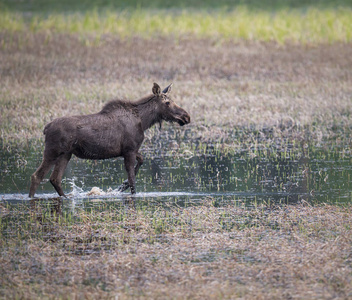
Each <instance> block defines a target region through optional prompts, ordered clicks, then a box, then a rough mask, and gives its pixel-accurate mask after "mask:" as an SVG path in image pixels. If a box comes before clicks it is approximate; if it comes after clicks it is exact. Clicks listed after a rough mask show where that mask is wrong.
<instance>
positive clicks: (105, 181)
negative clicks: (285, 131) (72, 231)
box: [0, 135, 352, 205]
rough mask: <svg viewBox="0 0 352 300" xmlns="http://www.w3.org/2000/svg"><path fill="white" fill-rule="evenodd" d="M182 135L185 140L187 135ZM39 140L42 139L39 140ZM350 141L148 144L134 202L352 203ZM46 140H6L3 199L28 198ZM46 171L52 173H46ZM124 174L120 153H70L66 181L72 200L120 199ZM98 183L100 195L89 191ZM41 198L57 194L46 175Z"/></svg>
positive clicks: (1, 162)
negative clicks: (24, 143)
mask: <svg viewBox="0 0 352 300" xmlns="http://www.w3.org/2000/svg"><path fill="white" fill-rule="evenodd" d="M183 138H185V137H184V136H183ZM37 144H38V143H37ZM350 151H351V150H350V146H349V145H343V144H342V145H341V144H339V146H337V145H336V144H334V143H329V144H327V143H319V144H318V143H315V142H311V143H309V142H303V143H299V144H297V143H290V142H289V141H286V142H284V144H280V145H275V144H273V143H271V142H270V143H267V144H263V143H262V144H260V145H259V146H258V145H256V146H253V145H250V144H247V145H245V146H243V148H241V147H240V148H238V147H236V148H233V147H232V148H231V147H227V148H225V147H224V145H223V143H222V142H216V143H214V142H211V143H204V142H203V143H200V142H199V141H195V140H193V139H188V140H187V138H186V139H183V140H182V141H181V140H179V139H178V138H177V137H176V138H175V139H174V140H172V139H171V140H170V136H168V137H165V135H164V136H160V137H159V140H158V142H157V143H155V142H153V141H152V142H150V143H149V144H148V143H147V144H146V145H145V146H143V149H142V153H143V154H144V158H145V160H144V161H145V162H144V164H143V166H142V168H141V169H140V173H139V174H138V177H137V186H136V188H137V194H136V195H135V196H134V199H135V201H147V202H164V203H169V204H170V203H176V204H178V205H187V204H197V203H202V201H204V200H206V199H211V200H213V201H216V202H217V203H218V204H219V205H222V203H229V202H236V203H246V204H247V205H255V204H257V203H260V202H265V203H273V202H274V203H297V202H300V201H308V202H328V203H343V202H349V201H352V193H351V188H352V184H351V177H352V158H351V152H350ZM41 153H42V146H41V145H40V144H39V146H33V145H29V146H28V147H25V148H23V149H21V150H19V149H15V148H14V147H8V146H6V145H3V146H2V148H1V154H0V157H1V158H0V169H1V175H0V199H2V200H3V201H7V202H11V203H17V202H18V203H20V202H23V201H28V200H29V199H28V197H27V195H28V189H29V184H30V183H29V180H30V175H31V174H32V173H33V172H34V171H35V170H36V168H37V167H38V165H39V164H40V161H41V155H42V154H41ZM47 177H48V176H47ZM124 179H126V173H125V171H124V167H123V161H122V160H121V159H111V160H105V161H87V160H79V159H76V158H74V159H72V160H71V162H70V163H69V166H68V168H67V170H66V173H65V176H64V180H63V186H64V191H65V192H66V193H67V194H68V200H67V201H68V202H71V203H75V204H84V203H89V202H92V201H94V202H96V201H98V202H99V201H109V202H122V201H124V200H125V199H126V198H128V197H130V195H129V193H128V192H127V191H126V192H124V193H119V192H117V191H116V188H117V187H118V186H119V184H121V183H122V181H123V180H124ZM94 187H95V193H94V194H93V195H91V194H90V192H91V190H92V188H94ZM36 196H37V197H38V198H42V199H50V198H53V197H57V194H56V193H55V191H54V189H53V187H52V186H51V184H50V183H49V182H48V179H46V181H45V182H44V183H42V184H41V185H40V187H39V188H38V190H37V193H36Z"/></svg>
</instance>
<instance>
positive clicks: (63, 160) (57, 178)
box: [50, 153, 72, 197]
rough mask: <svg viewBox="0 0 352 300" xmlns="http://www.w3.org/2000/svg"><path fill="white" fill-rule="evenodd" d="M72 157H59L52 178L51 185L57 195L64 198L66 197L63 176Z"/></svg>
mask: <svg viewBox="0 0 352 300" xmlns="http://www.w3.org/2000/svg"><path fill="white" fill-rule="evenodd" d="M71 156H72V154H71V153H68V154H64V155H62V156H61V157H59V158H58V159H57V161H56V163H55V168H54V171H53V173H52V174H51V176H50V183H51V184H52V185H53V186H54V188H55V190H56V191H57V193H58V194H59V195H60V196H64V197H66V196H65V194H64V192H63V190H62V187H61V180H62V176H63V175H64V172H65V169H66V167H67V164H68V162H69V161H70V159H71Z"/></svg>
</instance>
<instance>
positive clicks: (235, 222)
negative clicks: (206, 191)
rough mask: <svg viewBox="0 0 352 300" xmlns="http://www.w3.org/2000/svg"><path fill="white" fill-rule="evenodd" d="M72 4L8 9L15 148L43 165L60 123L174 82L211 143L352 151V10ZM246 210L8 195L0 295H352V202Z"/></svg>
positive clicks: (2, 110) (292, 5)
mask: <svg viewBox="0 0 352 300" xmlns="http://www.w3.org/2000/svg"><path fill="white" fill-rule="evenodd" d="M71 2H72V1H60V2H54V1H39V0H33V1H30V2H27V1H0V83H1V84H0V128H1V136H0V143H1V150H2V151H5V152H6V151H7V152H11V153H15V154H16V153H17V152H16V149H18V148H19V147H21V148H24V149H27V148H26V147H28V145H29V144H30V145H35V147H37V149H38V157H39V156H40V155H41V151H42V148H43V135H42V130H43V128H44V125H45V124H46V123H47V122H49V121H51V120H52V119H53V118H56V117H59V116H63V115H74V114H88V113H93V112H97V111H99V110H100V109H101V107H102V105H103V104H104V103H106V102H107V101H108V100H111V99H114V98H123V99H130V100H135V99H138V98H140V97H142V96H145V95H147V94H150V93H151V88H152V84H153V82H158V83H159V84H160V85H162V86H166V85H167V84H169V83H170V82H173V83H174V86H173V91H172V95H173V97H174V100H175V101H176V102H177V103H179V104H180V105H181V106H182V107H184V108H185V109H186V110H187V111H188V112H189V113H190V115H191V118H192V123H191V124H190V125H189V129H190V132H191V138H192V139H194V140H197V141H199V143H200V144H201V143H203V145H205V144H206V143H209V144H211V145H215V147H219V149H220V147H221V149H224V148H225V147H228V148H229V149H240V151H244V152H245V153H247V152H251V151H256V147H257V146H258V144H260V143H263V144H262V145H264V148H263V149H264V150H263V152H265V147H266V146H267V148H266V149H270V145H276V144H280V143H282V144H284V145H287V144H295V143H296V145H302V149H304V147H305V145H306V144H308V143H309V144H310V145H312V144H313V145H315V146H316V147H320V148H324V147H325V146H326V147H327V149H328V146H327V145H329V143H332V144H333V145H339V148H336V149H335V150H336V151H337V152H336V153H337V154H336V157H344V158H345V157H348V155H350V154H351V146H352V143H351V131H352V118H351V115H352V72H351V70H352V47H351V37H352V25H351V24H352V22H351V21H352V20H351V19H352V4H351V3H350V1H338V2H336V1H317V2H314V5H313V4H312V3H311V2H308V1H269V0H267V1H257V0H253V1H246V2H244V1H235V2H233V1H227V0H220V1H216V2H215V1H202V2H201V3H202V8H201V9H199V6H200V1H190V2H188V1H187V2H186V1H157V0H154V1H150V2H148V3H147V2H146V1H129V2H128V3H129V4H127V2H125V1H116V2H113V1H74V2H72V3H71ZM176 130H179V132H181V130H183V129H178V128H177V129H176ZM229 132H231V134H230V133H229ZM233 132H237V133H238V134H236V135H235V136H234V135H233ZM156 134H159V131H158V129H153V130H150V131H149V132H147V139H146V144H147V145H150V147H153V146H155V145H153V143H152V139H151V137H152V136H153V135H156ZM259 139H260V141H259ZM148 143H149V144H148ZM187 147H188V146H187V145H186V144H183V145H182V146H180V147H179V148H178V149H177V151H187V150H189V149H188V148H187ZM298 148H299V147H298ZM298 148H297V149H298ZM253 149H254V150H253ZM285 149H286V148H285ZM302 149H301V148H299V151H304V150H302ZM191 150H192V149H191ZM236 151H237V150H236ZM267 152H268V155H271V154H270V153H269V152H270V151H267ZM21 153H25V151H22V152H21ZM299 153H301V152H299ZM324 155H325V154H324ZM16 159H17V160H18V159H21V161H25V159H28V157H16ZM258 159H259V158H258ZM325 171H326V170H322V172H325ZM347 173H348V170H347V171H346V174H347ZM324 174H325V173H324ZM348 174H349V173H348ZM9 176H11V174H9ZM307 176H308V175H307ZM309 176H315V175H314V174H309ZM321 183H322V184H324V180H323V179H321ZM0 192H1V191H0ZM329 200H330V199H329ZM332 200H333V199H332ZM127 202H128V201H127ZM331 202H333V201H331ZM236 203H237V204H236V205H228V206H226V207H217V206H216V205H215V203H214V201H213V200H212V199H208V198H205V199H204V201H203V202H202V203H198V204H199V205H197V206H189V207H178V206H173V205H171V203H170V205H168V204H167V203H166V204H164V205H161V204H160V203H159V204H158V203H153V204H151V203H148V202H147V201H144V202H143V201H141V202H138V203H136V204H135V205H133V204H132V203H119V202H118V203H115V204H114V205H115V206H114V205H110V204H109V203H105V202H100V201H98V200H92V201H91V203H89V205H88V206H87V207H88V208H86V209H83V208H82V207H79V206H77V207H70V202H69V201H68V200H67V201H66V200H64V204H62V202H61V200H55V199H54V200H52V201H47V202H42V201H40V200H39V201H32V202H30V203H29V204H28V205H27V204H26V205H18V206H8V205H7V204H6V203H5V201H2V200H0V272H1V274H3V275H2V276H0V297H2V298H5V299H16V298H30V299H35V298H38V297H39V298H43V299H72V298H87V299H98V298H99V299H100V298H106V299H110V298H116V296H118V297H119V299H129V298H141V299H147V298H154V299H158V298H160V299H165V298H169V299H171V298H172V299H219V298H220V299H221V298H223V299H233V298H243V299H290V298H291V299H292V298H299V299H331V298H336V299H348V298H351V297H352V294H351V290H352V287H351V282H352V276H351V275H352V265H351V242H352V234H351V205H349V204H347V205H346V206H344V207H343V206H330V205H324V204H319V205H316V206H311V204H308V203H307V202H305V201H303V202H302V203H298V204H297V205H282V206H270V205H266V204H263V205H260V206H252V207H246V206H244V205H243V203H242V202H241V199H239V201H237V202H236Z"/></svg>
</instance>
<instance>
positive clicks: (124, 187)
mask: <svg viewBox="0 0 352 300" xmlns="http://www.w3.org/2000/svg"><path fill="white" fill-rule="evenodd" d="M136 159H137V164H136V167H135V168H134V175H135V176H137V173H138V170H139V168H140V167H141V165H143V156H142V155H141V154H140V153H137V154H136ZM129 187H130V184H129V182H128V179H126V180H125V181H124V182H123V183H122V184H121V185H120V186H119V187H118V188H117V190H118V191H119V192H123V191H125V190H127V189H128V188H129Z"/></svg>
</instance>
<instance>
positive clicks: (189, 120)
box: [185, 114, 191, 124]
mask: <svg viewBox="0 0 352 300" xmlns="http://www.w3.org/2000/svg"><path fill="white" fill-rule="evenodd" d="M188 123H191V116H190V115H189V114H186V115H185V124H188Z"/></svg>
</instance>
